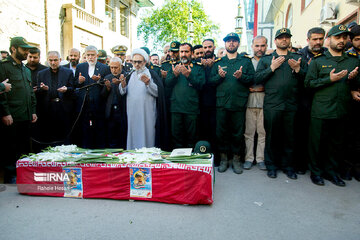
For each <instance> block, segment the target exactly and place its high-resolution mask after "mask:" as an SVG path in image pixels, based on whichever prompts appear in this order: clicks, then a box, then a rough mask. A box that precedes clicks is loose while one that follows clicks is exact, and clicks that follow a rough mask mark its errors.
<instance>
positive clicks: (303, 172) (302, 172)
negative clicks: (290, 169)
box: [296, 170, 306, 175]
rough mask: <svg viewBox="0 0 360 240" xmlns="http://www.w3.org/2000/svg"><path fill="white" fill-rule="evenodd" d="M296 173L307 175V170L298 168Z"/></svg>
mask: <svg viewBox="0 0 360 240" xmlns="http://www.w3.org/2000/svg"><path fill="white" fill-rule="evenodd" d="M296 173H297V174H299V175H305V173H306V170H297V171H296Z"/></svg>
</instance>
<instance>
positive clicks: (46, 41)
mask: <svg viewBox="0 0 360 240" xmlns="http://www.w3.org/2000/svg"><path fill="white" fill-rule="evenodd" d="M44 15H45V47H46V54H47V53H48V52H49V33H48V12H47V0H44Z"/></svg>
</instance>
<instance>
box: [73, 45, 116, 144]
mask: <svg viewBox="0 0 360 240" xmlns="http://www.w3.org/2000/svg"><path fill="white" fill-rule="evenodd" d="M97 54H98V50H97V48H96V47H94V46H91V45H90V46H87V47H86V48H85V55H86V62H85V63H80V64H78V65H77V66H76V72H75V87H77V88H79V89H78V91H77V93H76V94H77V100H76V110H77V113H78V114H79V113H81V115H80V119H79V127H80V128H81V133H82V146H83V147H84V148H104V147H105V145H106V143H105V139H106V135H105V133H106V129H105V98H104V97H102V95H101V90H102V88H103V81H104V77H105V76H106V75H108V74H110V68H109V66H106V65H105V64H102V63H100V62H97Z"/></svg>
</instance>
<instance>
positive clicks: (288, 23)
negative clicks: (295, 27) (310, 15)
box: [285, 4, 293, 28]
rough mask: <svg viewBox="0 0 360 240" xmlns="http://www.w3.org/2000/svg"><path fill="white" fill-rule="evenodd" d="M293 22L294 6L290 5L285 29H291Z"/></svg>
mask: <svg viewBox="0 0 360 240" xmlns="http://www.w3.org/2000/svg"><path fill="white" fill-rule="evenodd" d="M292 22H293V7H292V4H289V7H288V10H287V12H286V19H285V27H286V28H291V26H292Z"/></svg>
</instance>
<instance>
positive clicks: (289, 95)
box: [255, 28, 307, 179]
mask: <svg viewBox="0 0 360 240" xmlns="http://www.w3.org/2000/svg"><path fill="white" fill-rule="evenodd" d="M291 36H292V35H291V32H290V30H289V29H287V28H281V29H279V30H278V31H276V34H275V40H274V43H275V45H276V49H275V51H274V52H273V53H272V54H270V55H265V56H264V57H262V58H261V59H260V61H259V64H258V66H257V69H256V73H255V83H256V84H263V85H264V87H265V98H264V126H265V132H266V140H265V165H266V168H267V171H268V172H267V176H268V177H270V178H276V177H277V169H279V168H280V169H282V170H283V171H284V173H285V174H286V175H287V177H288V178H290V179H297V175H296V173H295V171H294V166H293V164H294V163H293V158H294V156H293V155H294V154H293V151H294V120H295V113H296V110H297V106H298V101H297V91H298V86H299V85H300V84H303V81H304V78H305V74H306V68H307V63H306V62H305V61H302V60H301V55H300V54H298V53H292V52H289V51H288V47H289V45H290V42H291Z"/></svg>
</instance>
